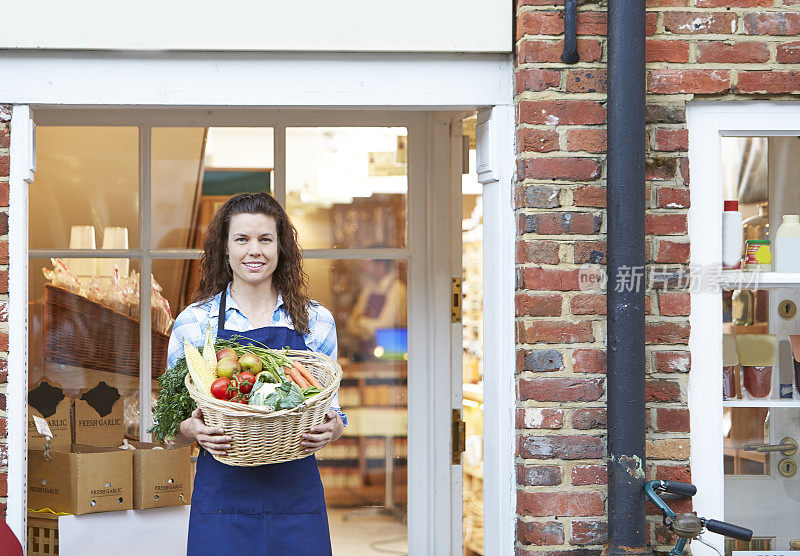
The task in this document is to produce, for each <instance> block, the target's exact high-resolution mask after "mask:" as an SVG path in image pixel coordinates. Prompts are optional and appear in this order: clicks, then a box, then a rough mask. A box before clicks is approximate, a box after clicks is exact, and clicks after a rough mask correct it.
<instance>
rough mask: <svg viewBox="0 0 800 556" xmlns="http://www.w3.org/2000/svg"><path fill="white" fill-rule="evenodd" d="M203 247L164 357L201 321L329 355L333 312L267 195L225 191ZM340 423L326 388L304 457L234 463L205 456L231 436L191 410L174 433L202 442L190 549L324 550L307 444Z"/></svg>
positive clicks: (315, 445) (327, 550) (323, 520)
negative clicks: (196, 277)
mask: <svg viewBox="0 0 800 556" xmlns="http://www.w3.org/2000/svg"><path fill="white" fill-rule="evenodd" d="M204 247H205V252H204V254H203V259H202V261H201V263H200V270H201V278H200V285H199V286H198V292H197V295H196V297H195V301H196V302H195V303H194V304H193V305H190V306H189V307H187V308H186V309H184V310H183V311H182V312H181V314H180V315H178V318H177V319H176V320H175V324H174V326H173V331H172V336H171V337H170V343H169V360H168V363H169V365H173V364H174V363H175V361H177V359H178V358H180V356H181V355H182V354H183V348H182V345H183V339H184V338H187V339H188V340H189V341H190V342H191V343H193V344H194V345H197V346H199V345H200V344H202V339H203V335H204V331H205V329H206V326H207V325H209V324H210V325H211V326H212V328H216V336H217V338H225V339H230V338H231V337H233V336H237V339H238V338H244V339H246V340H248V341H250V342H258V343H260V344H264V345H267V346H269V347H272V348H276V349H282V348H284V347H286V346H289V347H290V348H291V349H299V350H306V349H307V350H312V351H318V352H321V353H325V354H326V355H329V356H331V357H333V358H334V359H335V358H336V328H335V325H334V322H333V316H332V315H331V313H330V312H329V311H328V310H327V309H325V308H324V307H322V306H321V305H319V304H318V303H316V302H314V301H311V300H309V298H308V297H306V295H305V293H304V290H305V286H306V276H305V274H304V272H303V269H302V257H301V254H300V248H299V247H298V245H297V231H296V230H295V228H294V226H293V225H292V223H291V222H290V221H289V218H288V216H287V215H286V213H285V212H284V210H283V208H282V207H281V206H280V205H279V204H278V203H277V202H276V201H275V200H274V199H273V198H272V197H271V196H269V195H268V194H266V193H257V194H241V195H236V196H234V197H232V198H230V199H229V200H228V201H227V202H225V204H224V205H222V207H220V209H219V211H217V214H216V215H215V216H214V219H213V220H212V221H211V224H210V225H209V228H208V236H207V238H206V242H205V246H204ZM239 341H244V340H239ZM346 424H347V417H346V416H345V415H344V414H343V413H342V412H341V411H340V410H339V407H338V398H336V397H335V398H334V400H333V404H332V406H331V410H330V411H329V412H328V414H327V415H326V421H325V422H324V423H323V424H321V425H317V426H316V427H313V428H312V429H311V430H310V431H309V432H308V433H306V434H304V435H303V441H302V445H303V446H304V447H305V451H306V453H308V457H305V458H303V459H299V460H295V461H291V462H287V463H279V464H274V465H262V466H256V467H235V466H228V465H225V464H222V463H220V462H218V461H217V460H215V459H214V458H213V457H212V455H221V454H224V453H225V451H226V450H227V449H229V448H230V447H231V445H230V442H231V438H230V437H229V436H226V435H225V431H223V430H222V429H219V428H212V427H207V426H206V425H205V423H204V422H203V415H202V413H201V411H200V409H197V410H195V412H194V413H193V414H192V416H191V417H190V418H189V419H186V420H185V421H183V422H182V423H181V425H180V436H179V438H178V441H183V442H187V443H189V442H193V441H197V442H198V443H199V444H200V446H202V448H203V450H201V451H200V456H199V457H198V460H197V474H196V475H195V481H194V491H193V494H192V510H191V517H190V520H189V543H188V554H189V556H195V555H206V554H208V555H214V556H223V555H227V554H231V555H233V554H236V555H237V556H239V555H241V554H259V555H261V554H265V555H270V556H273V555H280V556H283V555H287V554H304V555H313V556H316V555H319V556H323V555H330V554H331V542H330V533H329V531H328V517H327V512H326V509H325V497H324V494H323V491H322V482H321V481H320V477H319V470H318V469H317V461H316V458H315V457H314V455H313V452H315V451H317V450H319V449H320V448H323V447H324V446H326V445H327V444H328V443H330V442H332V441H334V440H336V439H337V438H339V437H340V436H341V434H342V429H343V427H344V426H345V425H346Z"/></svg>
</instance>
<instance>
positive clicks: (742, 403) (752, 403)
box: [722, 398, 800, 407]
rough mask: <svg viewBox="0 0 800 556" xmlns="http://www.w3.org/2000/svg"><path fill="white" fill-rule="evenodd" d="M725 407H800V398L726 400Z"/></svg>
mask: <svg viewBox="0 0 800 556" xmlns="http://www.w3.org/2000/svg"><path fill="white" fill-rule="evenodd" d="M722 406H723V407H800V400H788V399H785V400H770V399H766V398H765V399H763V400H724V401H723V402H722Z"/></svg>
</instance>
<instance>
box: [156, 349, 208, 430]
mask: <svg viewBox="0 0 800 556" xmlns="http://www.w3.org/2000/svg"><path fill="white" fill-rule="evenodd" d="M188 372H189V369H188V367H187V365H186V358H185V357H181V358H180V359H178V361H177V362H176V363H175V365H174V366H173V367H172V368H170V369H167V370H166V372H165V373H164V374H163V375H161V376H160V377H158V385H159V390H158V399H157V400H156V403H155V406H154V407H153V421H155V425H153V426H152V427H150V428H149V429H148V430H147V432H149V433H152V434H153V438H154V439H155V441H156V442H163V441H164V439H165V438H169V437H174V436H177V435H178V433H179V429H180V425H181V421H183V420H184V419H188V418H189V417H190V416H191V414H192V411H194V410H195V409H197V404H196V403H195V401H194V400H193V399H192V398H191V396H189V392H188V391H187V390H186V385H185V384H184V382H183V381H184V379H185V378H186V373H188Z"/></svg>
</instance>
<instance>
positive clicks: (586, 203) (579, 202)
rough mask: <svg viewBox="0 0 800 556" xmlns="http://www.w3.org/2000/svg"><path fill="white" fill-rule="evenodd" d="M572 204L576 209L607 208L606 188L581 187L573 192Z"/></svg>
mask: <svg viewBox="0 0 800 556" xmlns="http://www.w3.org/2000/svg"><path fill="white" fill-rule="evenodd" d="M572 204H573V205H575V206H576V207H597V208H603V207H605V206H606V188H605V187H598V186H594V185H581V186H579V187H577V188H575V191H573V192H572Z"/></svg>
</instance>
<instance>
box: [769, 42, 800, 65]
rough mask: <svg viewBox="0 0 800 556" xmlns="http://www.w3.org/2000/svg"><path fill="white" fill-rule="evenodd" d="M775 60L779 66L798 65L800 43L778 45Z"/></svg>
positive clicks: (799, 61)
mask: <svg viewBox="0 0 800 556" xmlns="http://www.w3.org/2000/svg"><path fill="white" fill-rule="evenodd" d="M775 60H776V61H777V62H778V63H779V64H800V42H786V43H783V44H779V45H778V53H777V55H776V57H775Z"/></svg>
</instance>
